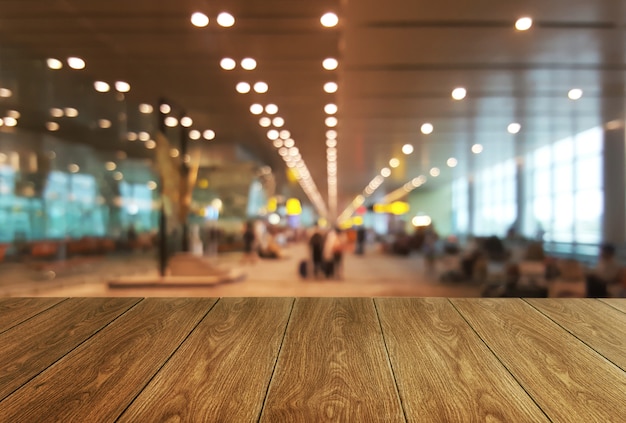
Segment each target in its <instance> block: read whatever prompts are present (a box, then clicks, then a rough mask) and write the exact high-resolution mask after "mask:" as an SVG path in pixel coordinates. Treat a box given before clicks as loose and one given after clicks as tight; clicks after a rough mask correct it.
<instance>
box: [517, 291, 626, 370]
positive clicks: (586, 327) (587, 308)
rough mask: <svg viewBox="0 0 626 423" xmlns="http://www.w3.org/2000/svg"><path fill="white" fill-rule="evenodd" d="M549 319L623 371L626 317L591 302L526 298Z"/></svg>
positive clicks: (625, 354)
mask: <svg viewBox="0 0 626 423" xmlns="http://www.w3.org/2000/svg"><path fill="white" fill-rule="evenodd" d="M526 301H527V302H528V303H530V304H531V305H532V306H533V307H535V308H537V309H538V310H539V311H541V312H542V313H543V314H545V315H547V316H548V317H549V318H550V319H552V320H554V321H555V322H556V323H558V324H559V325H561V326H563V327H564V328H565V329H567V330H568V331H570V332H571V333H572V334H573V335H574V336H576V337H577V338H578V339H580V340H581V341H583V342H584V343H585V344H587V345H589V346H590V347H591V348H593V349H594V350H596V351H597V352H599V353H600V354H602V355H603V356H604V357H605V358H606V359H607V360H609V361H611V362H613V363H614V364H615V365H617V366H619V367H620V368H621V369H622V370H626V314H624V313H622V312H621V311H619V310H616V309H614V308H612V307H610V306H609V305H607V304H604V303H602V302H600V301H598V300H594V299H568V300H567V301H565V300H562V299H546V298H540V299H539V298H535V299H526Z"/></svg>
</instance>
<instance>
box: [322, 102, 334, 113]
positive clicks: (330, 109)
mask: <svg viewBox="0 0 626 423" xmlns="http://www.w3.org/2000/svg"><path fill="white" fill-rule="evenodd" d="M324 112H326V114H327V115H334V114H335V113H337V105H336V104H332V103H329V104H327V105H326V106H324Z"/></svg>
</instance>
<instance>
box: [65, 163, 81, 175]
mask: <svg viewBox="0 0 626 423" xmlns="http://www.w3.org/2000/svg"><path fill="white" fill-rule="evenodd" d="M67 170H69V171H70V172H71V173H76V172H78V171H79V170H80V167H79V166H78V165H77V164H75V163H72V164H70V165H68V166H67Z"/></svg>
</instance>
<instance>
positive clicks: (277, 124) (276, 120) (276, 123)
mask: <svg viewBox="0 0 626 423" xmlns="http://www.w3.org/2000/svg"><path fill="white" fill-rule="evenodd" d="M284 124H285V119H283V118H281V117H280V116H277V117H275V118H274V119H272V125H274V126H275V127H277V128H280V127H281V126H283V125H284ZM287 138H289V137H287Z"/></svg>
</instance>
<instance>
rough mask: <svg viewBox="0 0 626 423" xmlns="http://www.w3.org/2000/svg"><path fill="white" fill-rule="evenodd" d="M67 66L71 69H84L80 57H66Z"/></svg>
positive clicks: (83, 62)
mask: <svg viewBox="0 0 626 423" xmlns="http://www.w3.org/2000/svg"><path fill="white" fill-rule="evenodd" d="M67 64H68V66H69V67H70V68H72V69H85V61H84V60H83V59H81V58H80V57H68V58H67Z"/></svg>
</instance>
